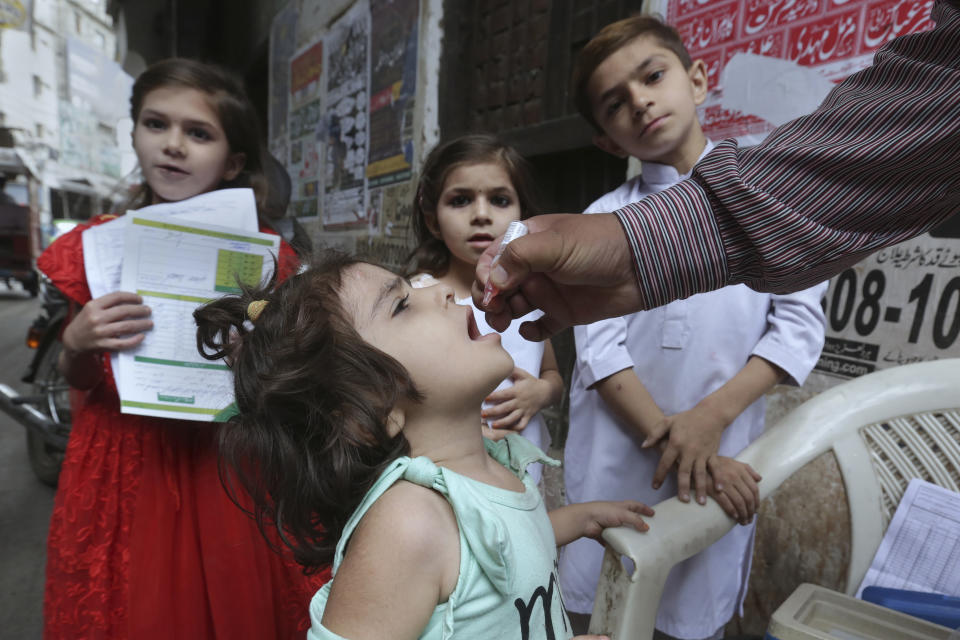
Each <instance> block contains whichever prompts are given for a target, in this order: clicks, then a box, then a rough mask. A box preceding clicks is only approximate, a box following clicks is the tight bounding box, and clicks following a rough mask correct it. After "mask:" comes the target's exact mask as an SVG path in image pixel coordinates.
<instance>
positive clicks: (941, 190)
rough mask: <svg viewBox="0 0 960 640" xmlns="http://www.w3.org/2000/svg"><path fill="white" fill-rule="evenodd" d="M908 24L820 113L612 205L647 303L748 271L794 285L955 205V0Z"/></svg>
mask: <svg viewBox="0 0 960 640" xmlns="http://www.w3.org/2000/svg"><path fill="white" fill-rule="evenodd" d="M932 18H933V20H934V21H935V22H936V23H937V26H936V28H934V29H933V30H931V31H927V32H923V33H917V34H912V35H908V36H903V37H900V38H897V39H895V40H893V41H891V42H890V43H889V44H887V45H886V46H884V47H883V48H882V49H880V50H879V51H878V52H877V55H876V57H875V58H874V63H873V65H872V66H871V67H869V68H867V69H864V70H863V71H861V72H859V73H856V74H854V75H852V76H850V77H849V78H847V79H846V80H844V81H843V82H842V83H840V84H839V85H837V86H836V87H835V88H834V89H833V90H832V91H831V92H830V94H829V95H828V96H827V97H826V98H825V99H824V101H823V104H821V105H820V107H818V108H817V110H816V111H814V112H813V113H811V114H809V115H807V116H804V117H802V118H798V119H797V120H794V121H792V122H789V123H787V124H785V125H783V126H781V127H779V128H778V129H776V130H775V131H773V132H772V133H771V134H770V135H769V136H768V137H767V138H766V139H765V140H764V141H763V142H762V143H761V144H759V145H757V146H755V147H750V148H747V149H741V148H739V147H738V146H737V143H736V142H735V141H734V140H725V141H723V142H721V143H720V144H718V145H717V146H716V148H714V150H713V151H712V152H711V153H710V154H709V155H708V156H707V157H705V158H704V159H703V160H702V161H701V162H700V163H699V164H698V165H697V166H696V168H695V169H694V172H693V176H692V179H691V180H688V181H685V182H683V183H680V184H678V185H676V186H675V187H672V188H670V189H667V190H665V191H661V192H660V193H657V194H655V195H652V196H650V197H648V198H646V199H644V200H643V201H641V202H636V203H633V204H630V205H627V206H626V207H624V208H623V209H620V210H619V211H617V212H616V215H617V216H618V218H619V219H620V222H621V224H622V225H623V227H624V230H625V231H626V234H627V238H628V241H629V243H630V247H631V250H632V252H633V255H634V266H635V268H636V273H637V280H638V282H639V284H640V290H641V293H642V294H643V296H644V300H645V305H644V308H652V307H657V306H660V305H662V304H665V303H667V302H670V301H671V300H675V299H678V298H685V297H688V296H690V295H693V294H695V293H701V292H704V291H710V290H713V289H717V288H720V287H722V286H725V285H727V284H736V283H741V282H742V283H745V284H747V285H749V286H750V287H752V288H754V289H757V290H759V291H771V292H777V293H782V292H787V291H795V290H797V289H801V288H805V287H809V286H811V285H813V284H815V283H817V282H821V281H823V280H825V279H826V278H828V277H830V276H831V275H833V274H836V273H838V272H839V271H841V270H842V269H844V268H846V267H847V266H849V265H851V264H853V263H855V262H857V261H859V260H861V259H862V258H863V257H864V256H866V255H868V254H870V253H872V252H874V251H876V250H877V249H880V248H882V247H885V246H889V245H892V244H896V243H898V242H901V241H903V240H905V239H907V238H910V237H913V236H915V235H918V234H920V233H923V232H924V231H928V230H929V229H931V228H932V227H934V226H936V225H937V224H939V223H941V222H943V221H944V220H946V219H947V218H949V217H950V216H951V215H952V214H955V213H958V212H960V0H938V1H937V2H936V3H935V4H934V8H933V13H932Z"/></svg>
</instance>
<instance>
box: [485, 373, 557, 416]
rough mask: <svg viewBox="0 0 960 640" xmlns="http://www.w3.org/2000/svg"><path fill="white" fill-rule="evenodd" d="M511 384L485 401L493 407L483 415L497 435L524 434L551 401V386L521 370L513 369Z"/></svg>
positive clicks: (486, 409) (488, 408) (487, 409)
mask: <svg viewBox="0 0 960 640" xmlns="http://www.w3.org/2000/svg"><path fill="white" fill-rule="evenodd" d="M510 380H511V381H512V382H513V386H511V387H507V388H506V389H501V390H499V391H494V392H493V393H491V394H490V395H489V396H487V397H486V402H487V403H489V404H490V405H492V406H489V407H486V408H485V409H484V410H483V412H482V413H481V414H480V415H481V417H482V418H483V419H484V420H485V421H486V422H487V424H488V425H490V428H491V429H493V430H494V431H496V430H498V429H499V430H505V429H509V430H511V431H517V432H520V431H523V430H524V429H525V428H526V426H527V423H529V422H530V420H531V419H532V418H533V416H535V415H536V414H537V411H540V409H542V408H543V407H544V405H545V404H546V403H547V401H548V400H549V397H550V389H549V387H548V385H546V384H545V383H543V382H542V381H541V380H540V378H537V377H535V376H533V375H531V374H530V373H528V372H527V371H525V370H524V369H521V368H520V367H514V368H513V373H511V374H510Z"/></svg>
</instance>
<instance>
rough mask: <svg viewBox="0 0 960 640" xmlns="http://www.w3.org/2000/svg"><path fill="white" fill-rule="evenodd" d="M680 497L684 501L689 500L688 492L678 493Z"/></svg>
mask: <svg viewBox="0 0 960 640" xmlns="http://www.w3.org/2000/svg"><path fill="white" fill-rule="evenodd" d="M680 499H681V500H683V501H684V502H689V501H690V494H689V493H682V494H680Z"/></svg>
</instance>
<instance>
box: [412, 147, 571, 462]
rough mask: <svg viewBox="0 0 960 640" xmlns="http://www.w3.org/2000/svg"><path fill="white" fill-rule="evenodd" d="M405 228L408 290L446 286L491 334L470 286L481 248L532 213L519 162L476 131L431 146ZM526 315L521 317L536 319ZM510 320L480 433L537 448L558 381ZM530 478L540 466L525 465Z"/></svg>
mask: <svg viewBox="0 0 960 640" xmlns="http://www.w3.org/2000/svg"><path fill="white" fill-rule="evenodd" d="M413 208H414V217H413V229H414V233H415V234H416V237H417V241H418V243H419V245H418V247H417V248H416V249H415V250H414V252H413V255H412V257H411V261H410V262H411V267H410V269H409V270H408V275H413V277H412V278H411V282H412V283H413V285H414V286H430V285H433V284H436V283H438V282H439V283H442V284H445V285H447V286H448V287H450V288H451V289H453V291H454V294H455V296H456V301H457V304H462V305H469V306H471V307H472V308H473V309H474V316H475V318H476V322H477V325H478V326H479V327H480V331H481V333H484V334H486V333H490V332H492V331H493V329H491V328H490V326H489V325H487V323H486V320H485V318H484V314H483V312H482V311H480V310H478V309H477V308H476V307H475V306H474V305H473V300H472V298H471V295H470V285H471V284H472V283H473V279H474V271H475V270H476V266H477V260H478V259H479V258H480V255H481V254H482V253H483V251H484V250H485V249H486V248H487V247H488V246H490V244H491V243H493V242H494V240H496V238H497V237H498V236H501V235H502V234H503V232H504V231H506V229H507V226H508V225H509V224H510V223H511V222H513V221H514V220H521V219H524V218H527V217H529V216H530V215H533V213H534V212H535V207H534V203H533V188H532V181H531V178H530V171H529V168H528V166H527V163H526V161H525V160H524V159H523V157H522V156H521V155H520V154H519V153H517V151H516V150H515V149H513V148H512V147H510V146H509V145H506V144H504V143H502V142H500V141H499V140H497V138H495V137H494V136H490V135H484V134H478V135H469V136H463V137H461V138H457V139H455V140H451V141H450V142H447V143H445V144H442V145H440V146H439V147H436V148H435V149H434V150H433V151H432V152H431V153H430V155H429V156H427V159H426V162H425V163H424V166H423V170H422V171H421V174H420V183H419V185H418V188H417V196H416V202H414V207H413ZM535 313H536V315H534V314H531V315H530V317H524V318H523V319H522V320H532V319H536V317H538V316H539V312H535ZM519 326H520V322H515V323H513V324H511V325H510V327H509V328H508V329H507V330H506V331H504V332H503V334H502V335H501V340H502V344H503V347H504V348H505V349H506V350H507V353H509V354H510V355H511V357H513V361H514V367H513V370H512V371H511V372H510V374H509V375H508V376H507V377H506V378H505V379H504V380H503V381H502V382H501V383H500V385H499V386H498V387H497V388H496V390H495V391H494V392H493V393H492V394H490V395H489V396H488V397H486V398H484V402H483V413H482V416H481V419H482V420H483V423H484V425H485V426H484V427H483V433H484V435H486V436H487V437H490V438H492V439H497V438H502V437H503V436H504V434H506V433H508V432H509V431H515V432H518V433H520V434H522V435H523V436H524V437H525V438H526V439H527V440H529V441H530V442H532V443H533V444H535V445H536V446H537V447H538V448H540V449H544V450H545V449H546V448H547V447H548V446H549V444H550V440H549V436H548V434H547V431H546V428H545V426H544V424H543V420H542V418H541V417H540V415H539V411H540V410H541V409H542V408H544V407H546V406H548V405H551V404H554V403H556V402H557V401H559V400H560V398H561V395H562V394H563V379H562V378H561V377H560V372H559V371H558V367H557V359H556V357H555V355H554V352H553V347H552V345H551V344H550V341H544V342H529V341H527V340H524V339H523V338H522V337H521V336H520V334H519V332H518V327H519ZM530 472H531V474H532V475H533V476H534V479H535V480H536V481H539V479H540V472H541V468H540V465H536V466H534V467H531V469H530Z"/></svg>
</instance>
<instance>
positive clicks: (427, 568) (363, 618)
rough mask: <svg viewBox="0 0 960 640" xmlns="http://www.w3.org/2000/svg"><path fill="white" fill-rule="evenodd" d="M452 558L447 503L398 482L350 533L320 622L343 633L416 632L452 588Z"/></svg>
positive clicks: (358, 637)
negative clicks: (350, 535) (352, 532)
mask: <svg viewBox="0 0 960 640" xmlns="http://www.w3.org/2000/svg"><path fill="white" fill-rule="evenodd" d="M430 494H432V495H430ZM459 561H460V544H459V536H458V529H457V524H456V518H455V517H454V515H453V510H452V509H451V508H450V506H449V504H448V503H446V501H445V500H444V499H443V498H442V497H441V496H440V495H439V494H436V493H434V492H433V491H430V490H429V489H426V488H424V487H420V486H416V485H411V484H409V483H398V484H397V485H395V486H393V487H391V488H390V489H389V490H388V491H387V492H386V493H385V494H384V495H383V496H382V497H381V498H380V499H379V500H377V502H376V503H375V504H374V505H373V507H371V509H370V511H369V512H367V514H366V515H365V516H364V518H363V520H362V521H361V522H360V525H359V526H358V527H357V529H356V531H355V532H354V534H353V536H352V537H351V538H350V544H349V546H348V548H347V553H346V555H345V557H344V560H343V563H342V564H341V565H340V567H339V569H338V571H337V575H336V577H335V579H334V581H333V584H332V586H331V589H330V597H329V599H328V600H327V606H326V609H325V610H324V613H323V620H322V622H321V624H323V626H324V628H326V629H328V630H329V631H332V632H334V633H336V634H337V635H340V636H343V637H345V638H351V640H373V639H375V638H376V639H379V638H409V639H411V640H412V639H414V638H418V637H419V636H420V635H421V634H422V633H423V630H424V628H425V627H426V624H427V621H428V620H429V619H430V616H431V615H432V614H433V611H434V609H435V608H436V606H437V604H438V603H440V602H442V601H444V600H446V598H447V597H449V595H450V593H451V592H452V591H453V588H454V587H455V585H456V580H457V575H458V572H459Z"/></svg>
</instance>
